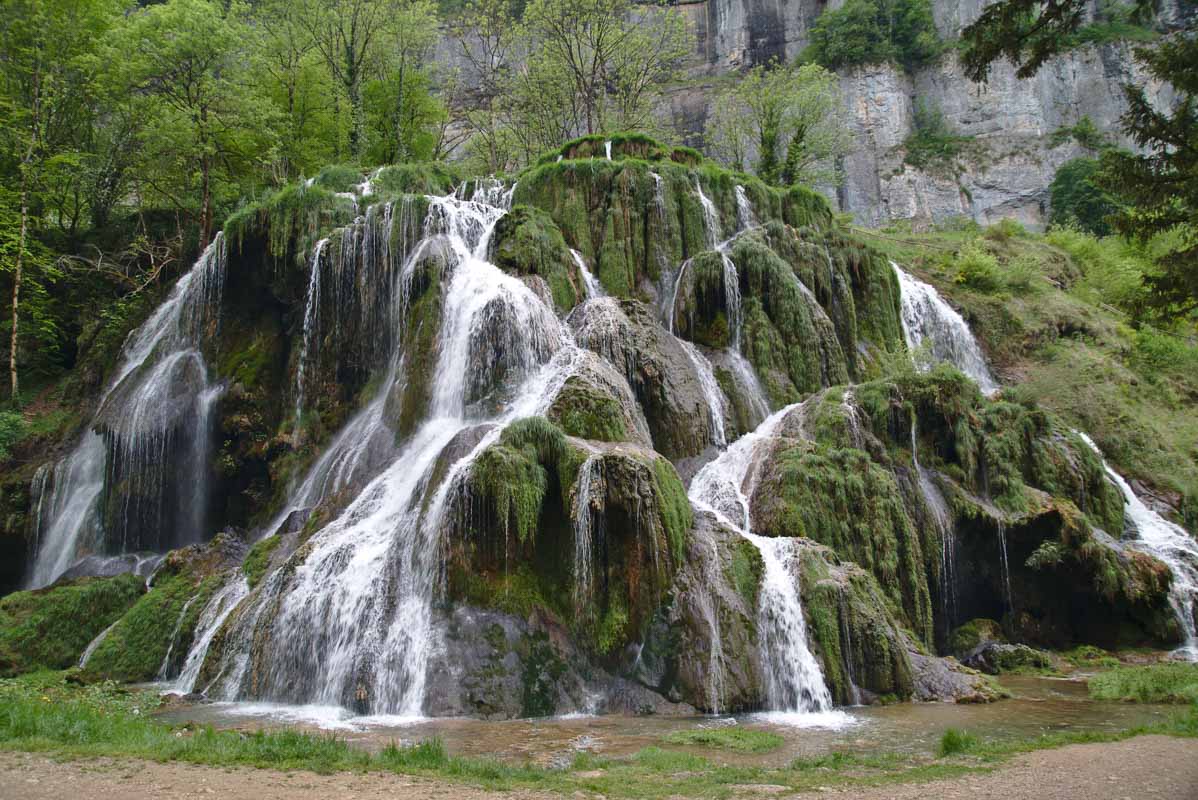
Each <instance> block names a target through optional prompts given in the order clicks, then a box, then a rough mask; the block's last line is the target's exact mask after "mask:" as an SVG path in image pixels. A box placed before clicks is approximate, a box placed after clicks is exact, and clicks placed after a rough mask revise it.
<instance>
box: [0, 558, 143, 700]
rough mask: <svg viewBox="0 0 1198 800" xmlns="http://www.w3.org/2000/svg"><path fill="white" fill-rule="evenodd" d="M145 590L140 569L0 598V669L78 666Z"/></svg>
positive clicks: (4, 672) (14, 671)
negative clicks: (93, 643) (138, 573)
mask: <svg viewBox="0 0 1198 800" xmlns="http://www.w3.org/2000/svg"><path fill="white" fill-rule="evenodd" d="M143 591H145V582H144V581H143V580H142V579H141V578H139V577H138V576H136V575H118V576H117V577H115V578H80V579H78V580H74V581H68V582H62V583H59V584H56V585H54V586H51V587H48V588H46V589H35V590H32V591H27V592H14V593H13V594H10V595H8V596H7V597H4V598H3V599H0V675H4V676H11V675H17V674H20V673H23V672H31V671H35V670H39V669H66V668H67V667H71V666H74V665H75V664H76V663H77V662H78V661H79V657H80V656H81V655H82V654H83V651H84V649H85V648H86V647H87V645H88V644H89V643H90V642H91V641H92V639H95V638H96V636H98V635H99V634H100V633H101V632H102V631H103V630H104V629H105V628H107V627H108V626H109V625H111V624H112V623H113V622H115V621H116V620H117V619H119V618H120V617H121V615H122V614H124V613H125V612H126V611H127V610H128V609H129V608H130V607H131V606H132V605H133V604H134V603H135V602H136V601H137V598H138V597H139V596H140V595H141V593H142V592H143Z"/></svg>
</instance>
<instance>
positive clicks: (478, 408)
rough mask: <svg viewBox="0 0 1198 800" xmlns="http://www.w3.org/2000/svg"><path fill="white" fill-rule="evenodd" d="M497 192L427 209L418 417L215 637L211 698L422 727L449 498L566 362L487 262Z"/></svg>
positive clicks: (565, 340) (560, 338) (556, 342)
mask: <svg viewBox="0 0 1198 800" xmlns="http://www.w3.org/2000/svg"><path fill="white" fill-rule="evenodd" d="M511 191H512V190H511V189H510V188H508V187H506V186H504V185H503V184H500V183H498V182H494V181H492V182H485V183H481V182H480V183H479V184H477V185H476V186H475V188H474V191H473V194H472V195H471V196H470V197H469V198H468V199H467V197H466V192H465V190H463V189H459V191H458V192H457V193H455V194H454V195H450V196H447V197H439V198H437V197H434V198H429V211H428V214H427V216H426V219H425V223H424V237H423V238H424V241H423V242H422V243H420V244H418V245H417V246H416V247H415V249H414V254H415V253H418V252H420V251H422V249H423V248H424V247H426V246H432V245H431V243H433V242H435V243H436V246H438V247H440V248H442V251H443V254H444V257H445V260H446V262H447V263H446V267H445V278H446V280H447V286H446V288H445V289H444V294H443V297H444V309H443V314H442V320H441V329H440V334H439V336H438V343H439V347H438V352H437V353H436V354H435V359H436V362H435V369H434V379H433V380H432V381H431V384H430V385H431V386H432V387H433V390H432V397H431V398H430V399H429V406H428V409H427V414H426V416H425V418H424V421H423V423H421V424H420V425H419V426H418V427H417V429H416V431H415V432H414V433H412V434H411V436H410V437H408V438H407V439H406V440H405V441H403V442H402V443H400V445H399V447H398V448H397V449H396V450H395V452H394V455H393V457H392V458H391V460H390V462H389V464H388V465H387V466H385V467H384V468H383V470H382V472H380V473H379V474H378V475H376V476H375V477H374V478H373V479H371V480H370V481H369V482H368V483H366V485H365V486H364V488H363V489H362V490H361V491H360V493H359V494H358V495H357V497H355V498H354V499H353V500H352V501H351V502H350V503H349V505H348V506H347V507H346V508H345V509H344V510H343V511H342V512H341V513H340V514H339V515H338V516H337V517H336V518H334V519H333V520H332V521H330V522H329V523H328V524H327V525H326V526H325V527H324V528H323V529H321V530H319V531H317V532H316V533H314V534H313V535H312V537H311V538H310V539H309V540H308V541H307V543H306V549H305V551H304V554H303V556H302V561H301V562H300V563H298V564H296V565H295V567H294V569H293V570H279V571H276V572H274V573H272V574H271V575H269V576H267V578H266V579H265V580H264V581H263V583H262V584H261V585H260V586H259V587H257V589H256V590H255V591H254V593H253V594H251V595H250V596H249V597H248V598H247V599H246V601H245V602H246V603H249V604H250V605H249V607H247V608H246V610H245V612H244V613H239V614H238V615H237V617H236V618H235V619H233V620H232V621H231V622H228V623H222V624H225V625H227V626H228V631H227V633H226V634H225V636H226V646H225V647H223V648H222V652H221V653H220V654H219V658H220V663H219V664H218V665H216V671H217V674H218V675H219V676H221V677H220V680H219V682H214V685H216V686H217V687H218V689H219V691H220V693H221V694H222V695H223V696H225V697H227V698H229V699H242V698H260V699H266V700H273V701H278V702H295V703H318V704H323V705H341V706H346V707H352V708H355V709H357V710H358V711H360V712H366V711H369V712H370V713H375V714H398V715H402V716H405V717H413V716H419V715H420V714H421V713H422V711H423V704H424V687H425V675H426V671H427V668H428V663H429V659H430V657H431V655H432V653H433V652H434V650H435V649H436V648H437V647H438V642H439V635H440V634H439V632H438V630H437V625H436V622H435V620H434V605H433V603H434V599H435V596H436V594H437V592H438V591H439V587H440V576H441V570H442V552H443V542H442V541H441V536H442V531H443V530H444V529H445V528H446V524H445V522H446V520H445V515H446V513H447V509H448V508H449V507H450V506H451V505H452V503H451V498H452V497H456V493H457V491H458V487H460V486H461V485H462V482H463V481H464V479H465V478H466V477H467V476H468V474H469V470H470V468H471V465H472V464H473V461H474V458H475V457H476V456H477V454H478V453H480V452H481V451H482V450H483V449H485V448H486V447H487V446H488V445H489V444H490V443H492V442H493V441H495V439H496V438H497V437H498V435H499V433H500V432H501V430H502V427H503V426H504V425H505V424H506V423H508V422H510V421H511V420H514V419H517V418H520V417H523V416H529V415H531V414H535V413H540V412H543V411H544V410H545V408H547V407H548V405H549V403H550V402H551V401H552V398H553V397H554V396H555V394H556V392H557V391H558V390H559V389H560V387H561V385H562V384H563V383H564V381H565V380H566V378H567V377H569V375H571V374H573V370H574V368H575V359H576V357H577V356H578V354H579V353H580V351H578V350H576V348H575V347H574V345H573V343H572V341H571V339H570V334H569V330H568V329H567V328H566V327H565V326H564V325H563V323H562V322H561V321H560V320H559V319H558V318H557V316H556V314H555V313H554V311H553V309H551V308H549V307H548V306H546V305H545V304H544V302H543V301H542V300H541V299H540V298H538V297H537V296H536V295H535V294H534V293H533V292H532V291H531V290H530V289H529V288H528V287H527V286H525V285H524V283H523V282H521V281H520V280H519V279H518V278H515V277H513V276H510V275H508V274H506V273H504V272H503V271H501V270H500V269H498V268H497V267H495V266H494V265H493V264H491V263H489V262H488V261H487V260H486V256H487V252H488V243H489V240H490V236H491V232H492V230H493V228H494V226H495V223H497V222H498V220H499V219H500V218H501V217H502V216H503V215H504V213H506V209H507V207H508V205H509V204H510V201H511ZM405 355H406V354H404V353H403V352H402V349H401V350H398V351H397V352H396V353H395V354H393V356H392V359H393V369H392V372H391V380H393V381H395V380H400V379H401V378H400V376H401V375H402V370H399V369H398V366H397V365H398V363H399V362H400V361H401V360H402V359H403V358H404V357H405ZM579 360H581V359H579ZM388 393H389V388H388V387H384V389H383V390H382V391H381V394H384V395H385V394H388ZM497 393H499V394H501V397H500V398H495V395H496V394H497ZM491 398H494V399H491ZM492 408H498V409H500V411H498V413H494V412H492V411H490V409H492ZM375 413H376V412H374V411H373V410H372V409H371V408H369V407H368V408H367V409H366V410H364V412H363V413H362V414H360V415H359V416H358V417H356V418H355V419H354V420H353V421H352V422H351V423H350V425H349V426H348V429H347V431H346V432H343V434H342V435H339V436H338V440H337V441H340V442H346V443H349V444H344V445H341V446H335V447H334V448H331V450H335V451H336V453H337V457H336V459H334V461H338V462H340V463H341V464H344V462H345V461H347V460H350V459H351V458H352V456H353V447H352V446H350V444H352V443H353V442H361V441H362V437H364V436H365V435H366V433H367V432H368V431H369V429H370V428H371V427H372V426H373V420H374V419H375ZM488 423H496V424H493V425H491V426H490V427H489V428H487V429H486V430H487V432H486V433H485V434H484V435H483V437H482V438H481V440H480V441H478V443H477V444H476V445H475V446H474V447H473V448H472V449H471V451H470V452H469V453H467V454H466V455H464V456H461V457H460V458H458V459H457V460H456V461H455V462H453V463H452V464H450V465H448V469H443V468H437V465H438V460H439V459H441V458H442V453H443V451H444V450H445V447H446V445H448V444H449V443H450V442H451V441H452V440H454V438H455V437H456V436H457V435H458V434H459V433H460V432H462V431H464V430H466V429H468V428H470V427H473V426H476V425H480V424H488ZM350 432H352V434H351V433H350ZM338 469H339V467H337V466H336V464H333V463H326V464H325V466H324V467H323V468H322V469H320V470H314V474H315V473H321V474H322V475H323V477H322V478H321V479H320V481H321V482H325V483H327V482H328V481H329V480H330V479H335V478H334V476H335V475H336V474H337V470H338ZM435 477H439V478H440V480H439V482H435V480H434V478H435ZM305 484H308V481H305ZM300 491H301V492H302V493H305V494H307V493H310V492H311V491H312V487H311V485H309V486H308V487H307V488H304V487H303V486H302V487H301V490H300ZM287 505H289V506H292V507H294V506H296V505H297V502H296V501H291V502H289V503H288V504H287ZM260 621H263V622H261V624H260ZM265 621H269V624H266V622H265ZM276 638H277V641H274V642H272V641H271V640H273V639H276ZM279 642H285V643H286V644H285V646H282V645H280V644H279ZM201 644H202V643H201ZM204 647H205V648H206V644H205V645H204ZM193 656H194V657H195V660H196V661H198V662H201V663H202V661H203V660H204V657H205V656H204V654H203V653H202V652H200V648H199V647H198V646H197V648H193V653H192V654H190V655H189V661H191V660H192V658H193ZM251 662H252V669H251ZM197 671H198V668H197ZM251 677H252V680H251Z"/></svg>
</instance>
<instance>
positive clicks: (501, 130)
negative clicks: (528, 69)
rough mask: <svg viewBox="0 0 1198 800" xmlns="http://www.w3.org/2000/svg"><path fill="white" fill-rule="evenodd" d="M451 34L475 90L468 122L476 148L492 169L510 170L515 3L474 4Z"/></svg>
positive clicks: (485, 0)
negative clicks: (507, 109) (507, 99)
mask: <svg viewBox="0 0 1198 800" xmlns="http://www.w3.org/2000/svg"><path fill="white" fill-rule="evenodd" d="M449 33H450V36H451V37H452V38H453V40H454V41H455V42H456V44H457V46H458V50H459V52H460V53H461V55H462V57H463V58H464V59H465V61H466V64H467V69H468V72H469V77H468V80H469V81H470V82H472V83H473V85H474V87H475V89H474V95H475V98H474V99H475V102H474V103H473V105H474V106H475V107H474V109H472V110H471V111H469V112H467V113H466V114H465V118H464V122H465V124H466V126H467V127H468V128H469V129H470V131H471V134H472V136H473V139H472V144H473V147H472V148H471V149H472V151H473V152H474V153H476V154H481V156H482V162H483V166H484V168H485V170H486V171H489V172H502V171H504V170H507V169H509V168H510V167H512V166H514V163H513V162H514V157H515V154H514V152H513V147H512V143H513V137H512V136H511V132H510V130H509V128H508V126H507V124H506V120H507V117H506V114H505V113H504V104H503V100H504V95H505V92H506V91H507V87H508V84H509V79H510V75H511V71H512V66H513V62H514V61H515V55H516V46H517V43H518V37H517V33H518V26H517V22H516V15H515V9H514V8H513V0H472V2H470V3H469V4H467V6H466V8H465V9H464V10H463V11H462V13H461V14H459V15H458V16H457V17H455V18H453V19H452V20H450V23H449Z"/></svg>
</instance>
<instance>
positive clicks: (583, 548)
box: [573, 452, 604, 619]
mask: <svg viewBox="0 0 1198 800" xmlns="http://www.w3.org/2000/svg"><path fill="white" fill-rule="evenodd" d="M603 488H604V482H603V456H602V455H601V454H600V453H598V452H594V453H591V454H590V455H589V456H587V460H586V461H584V462H583V463H582V466H581V467H579V469H578V484H577V488H576V489H575V494H574V508H573V517H574V613H575V614H577V615H578V617H579V619H584V618H586V617H589V616H590V614H591V609H592V606H591V597H592V592H593V587H594V580H593V577H594V563H593V562H594V553H595V537H594V533H595V531H594V528H595V524H596V522H597V518H596V517H595V514H594V511H595V509H594V507H593V502H594V499H595V497H596V495H595V492H596V490H599V491H602V490H603Z"/></svg>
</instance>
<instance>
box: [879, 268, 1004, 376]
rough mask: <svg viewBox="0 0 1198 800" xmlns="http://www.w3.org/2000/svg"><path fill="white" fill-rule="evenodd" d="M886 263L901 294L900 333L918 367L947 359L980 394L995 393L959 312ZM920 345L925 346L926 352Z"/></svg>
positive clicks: (977, 346) (986, 370)
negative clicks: (969, 379) (970, 380)
mask: <svg viewBox="0 0 1198 800" xmlns="http://www.w3.org/2000/svg"><path fill="white" fill-rule="evenodd" d="M890 266H891V267H892V268H893V269H894V274H895V275H897V276H898V280H899V289H900V293H901V295H902V311H903V315H902V316H903V336H904V337H905V338H906V340H907V349H908V350H909V351H910V352H911V355H912V356H913V357H916V358H918V359H920V361H921V362H922V363H920V366H921V367H922V368H924V369H927V368H928V367H930V366H931V365H932V364H935V363H939V362H941V361H947V362H949V363H950V364H952V365H954V366H955V367H956V368H957V369H959V370H961V372H963V373H965V374H966V375H968V376H969V377H970V378H973V380H974V382H975V383H977V385H978V388H979V389H981V390H982V394H985V395H992V394H994V393H995V392H997V391H998V390H999V385H998V382H997V381H996V380H994V376H993V375H992V374H991V372H990V367H989V366H987V364H986V357H985V356H984V355H982V348H981V347H980V346H979V345H978V342H977V339H975V338H974V336H973V332H972V331H971V330H969V325H968V324H966V322H965V320H964V319H963V318H962V317H961V315H960V314H958V313H957V312H956V310H955V309H954V308H953V307H952V306H950V305H949V304H948V302H947V301H945V299H944V298H943V297H941V296H940V293H939V292H937V291H936V289H935V287H933V286H931V285H929V284H926V283H924V282H923V281H921V280H918V279H917V278H915V277H914V276H913V275H911V274H910V273H908V272H906V271H904V270H903V269H902V268H900V267H899V265H898V264H895V263H894V262H893V261H891V262H890ZM922 348H927V349H926V352H925V351H924V350H923V349H922ZM925 359H926V361H925Z"/></svg>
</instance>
